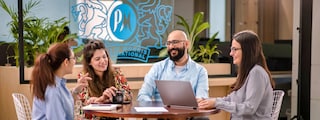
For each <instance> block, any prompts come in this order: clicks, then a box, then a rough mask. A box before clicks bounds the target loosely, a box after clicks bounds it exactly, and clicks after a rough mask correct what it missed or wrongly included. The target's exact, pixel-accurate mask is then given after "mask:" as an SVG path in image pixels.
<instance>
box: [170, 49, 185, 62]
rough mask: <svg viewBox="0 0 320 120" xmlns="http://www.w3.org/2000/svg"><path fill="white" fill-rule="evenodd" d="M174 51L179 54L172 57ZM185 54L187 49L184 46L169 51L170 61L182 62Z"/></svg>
mask: <svg viewBox="0 0 320 120" xmlns="http://www.w3.org/2000/svg"><path fill="white" fill-rule="evenodd" d="M172 50H176V51H177V52H178V54H177V55H175V56H172V55H171V51H172ZM184 53H185V47H184V46H183V47H182V48H172V49H170V50H168V54H169V57H170V59H171V60H172V61H178V60H180V59H181V58H182V57H183V55H184Z"/></svg>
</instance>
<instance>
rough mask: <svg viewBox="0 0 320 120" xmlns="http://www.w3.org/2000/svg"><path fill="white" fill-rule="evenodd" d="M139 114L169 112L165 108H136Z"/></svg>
mask: <svg viewBox="0 0 320 120" xmlns="http://www.w3.org/2000/svg"><path fill="white" fill-rule="evenodd" d="M134 109H135V110H136V111H137V112H168V110H167V109H165V108H164V107H134Z"/></svg>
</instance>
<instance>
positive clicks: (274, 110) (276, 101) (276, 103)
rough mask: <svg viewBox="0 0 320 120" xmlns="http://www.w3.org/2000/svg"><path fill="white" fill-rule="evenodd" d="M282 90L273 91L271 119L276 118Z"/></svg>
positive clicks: (282, 93)
mask: <svg viewBox="0 0 320 120" xmlns="http://www.w3.org/2000/svg"><path fill="white" fill-rule="evenodd" d="M283 96H284V92H283V91H282V90H274V91H273V105H272V113H271V117H272V120H278V117H279V113H280V109H281V105H282V99H283Z"/></svg>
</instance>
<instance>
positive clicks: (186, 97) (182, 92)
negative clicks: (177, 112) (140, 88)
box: [155, 80, 198, 109]
mask: <svg viewBox="0 0 320 120" xmlns="http://www.w3.org/2000/svg"><path fill="white" fill-rule="evenodd" d="M155 82H156V86H157V88H158V91H159V93H160V96H161V99H162V102H163V104H164V105H166V106H168V107H173V106H179V107H191V108H193V109H196V108H197V107H198V103H197V100H196V97H195V95H194V92H193V90H192V87H191V83H190V82H189V81H174V80H156V81H155Z"/></svg>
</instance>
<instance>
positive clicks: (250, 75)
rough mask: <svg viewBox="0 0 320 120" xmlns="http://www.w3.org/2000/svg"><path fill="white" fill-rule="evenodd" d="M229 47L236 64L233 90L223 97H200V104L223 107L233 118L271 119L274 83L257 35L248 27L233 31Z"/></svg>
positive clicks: (247, 119)
mask: <svg viewBox="0 0 320 120" xmlns="http://www.w3.org/2000/svg"><path fill="white" fill-rule="evenodd" d="M230 50H231V51H230V56H232V57H233V64H235V65H237V68H238V75H237V78H236V79H237V80H236V82H235V83H234V84H233V85H232V92H231V93H230V94H229V95H228V96H226V97H222V98H210V99H206V100H204V99H202V100H200V101H198V102H199V108H206V109H211V108H217V109H221V110H225V111H227V112H230V113H231V119H232V120H271V110H272V102H273V89H274V88H275V83H274V81H273V80H272V78H271V74H270V71H269V70H268V68H267V64H266V60H265V57H264V54H263V51H262V45H261V41H260V40H259V37H258V35H257V34H256V33H254V32H252V31H248V30H245V31H241V32H239V33H237V34H235V35H234V36H233V40H232V45H231V48H230Z"/></svg>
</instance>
